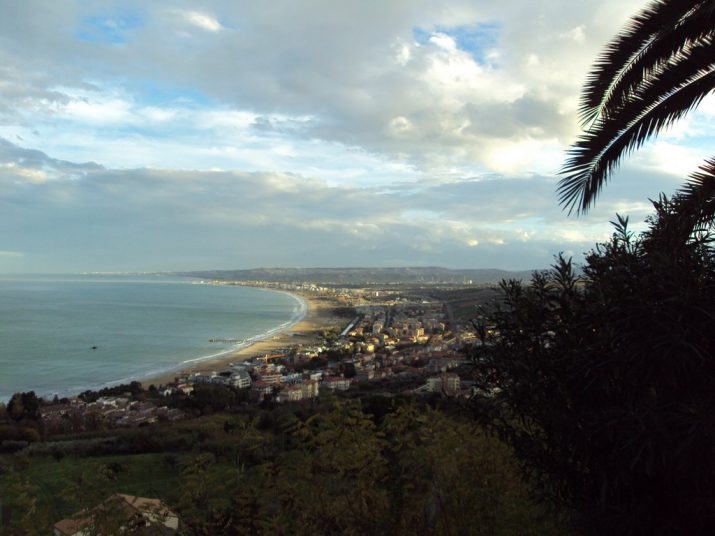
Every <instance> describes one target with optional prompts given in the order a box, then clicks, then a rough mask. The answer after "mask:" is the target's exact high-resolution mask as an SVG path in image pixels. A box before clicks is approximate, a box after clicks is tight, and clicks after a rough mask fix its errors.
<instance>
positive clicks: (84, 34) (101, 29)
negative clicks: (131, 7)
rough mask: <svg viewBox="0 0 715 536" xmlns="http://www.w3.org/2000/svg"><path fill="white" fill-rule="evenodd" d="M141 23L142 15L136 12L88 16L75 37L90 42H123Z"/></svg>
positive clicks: (83, 20)
mask: <svg viewBox="0 0 715 536" xmlns="http://www.w3.org/2000/svg"><path fill="white" fill-rule="evenodd" d="M141 24H142V20H141V17H140V16H139V15H138V14H136V13H123V14H116V15H101V16H95V17H86V18H84V19H82V23H81V27H80V29H79V30H78V31H77V32H75V37H77V39H79V40H81V41H87V42H89V43H109V44H121V43H126V42H127V33H128V32H130V31H131V30H133V29H135V28H138V27H139V26H141Z"/></svg>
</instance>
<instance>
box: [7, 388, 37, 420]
mask: <svg viewBox="0 0 715 536" xmlns="http://www.w3.org/2000/svg"><path fill="white" fill-rule="evenodd" d="M7 412H8V414H9V415H10V417H12V418H13V419H14V420H16V421H20V420H22V419H31V420H35V419H37V418H38V417H39V415H40V400H39V399H38V398H37V395H35V392H34V391H29V392H27V393H15V394H14V395H12V398H11V399H10V402H8V405H7Z"/></svg>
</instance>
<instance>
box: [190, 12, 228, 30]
mask: <svg viewBox="0 0 715 536" xmlns="http://www.w3.org/2000/svg"><path fill="white" fill-rule="evenodd" d="M180 14H181V17H182V18H183V19H184V20H185V21H186V22H188V23H190V24H192V25H194V26H197V27H199V28H201V29H202V30H208V31H209V32H218V31H219V30H221V29H223V26H221V24H220V23H219V21H218V20H216V18H215V17H213V16H211V15H208V14H207V13H201V12H199V11H183V12H180Z"/></svg>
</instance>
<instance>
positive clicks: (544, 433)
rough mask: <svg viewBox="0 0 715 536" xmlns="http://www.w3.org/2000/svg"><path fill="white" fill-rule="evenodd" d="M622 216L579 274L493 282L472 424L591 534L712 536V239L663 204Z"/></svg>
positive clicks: (565, 271)
mask: <svg viewBox="0 0 715 536" xmlns="http://www.w3.org/2000/svg"><path fill="white" fill-rule="evenodd" d="M655 206H656V209H657V215H656V217H654V218H652V219H651V220H650V222H649V224H650V226H649V229H648V230H647V231H646V232H645V233H643V234H642V235H641V236H634V235H633V234H632V233H630V232H629V231H628V229H627V220H625V219H622V218H620V217H619V221H618V222H617V223H616V224H615V227H616V231H615V234H614V235H613V237H612V239H611V240H610V241H609V242H607V243H605V244H601V245H599V246H597V248H596V249H595V250H594V251H592V252H591V253H590V254H589V255H588V256H587V258H586V263H585V266H584V269H583V277H582V278H581V277H578V276H577V275H576V274H575V273H574V269H573V267H572V265H571V262H570V261H566V260H565V259H563V258H561V257H559V259H558V261H557V263H556V265H555V266H554V267H553V268H552V269H551V270H550V271H547V272H543V273H535V274H534V276H533V279H532V285H531V286H530V287H525V286H523V285H522V284H521V283H520V282H517V281H506V282H504V283H503V284H502V290H503V304H502V305H501V307H500V308H499V310H498V311H497V312H496V313H495V314H494V315H493V317H492V321H493V322H494V326H493V327H494V328H495V330H490V333H491V335H490V334H489V333H488V332H487V330H486V325H485V326H482V327H481V328H480V329H482V331H483V334H484V337H485V340H486V341H487V344H485V345H484V346H482V347H480V348H477V349H476V350H475V353H476V355H475V360H476V362H477V368H478V370H479V376H480V378H481V380H482V385H481V388H482V389H483V391H482V392H483V393H485V395H486V396H480V397H478V398H476V399H475V405H476V415H477V416H478V417H479V418H480V419H482V420H483V421H484V422H485V423H487V424H488V426H490V427H491V429H492V430H493V431H495V432H496V433H498V434H499V435H500V436H501V437H502V438H503V439H504V440H506V441H507V442H508V443H509V444H511V445H512V446H513V448H514V449H515V452H516V455H517V457H519V459H520V460H521V463H522V467H523V469H524V470H525V471H526V472H527V474H529V475H530V476H531V477H533V480H532V481H533V482H534V483H536V485H537V486H538V487H540V491H541V492H542V494H543V497H545V498H546V499H548V500H550V501H551V502H552V503H553V504H555V505H557V506H560V507H566V508H567V509H571V510H572V511H574V512H576V517H577V520H578V522H579V524H580V525H581V526H582V527H583V528H584V529H585V531H586V532H591V533H595V534H656V533H657V534H670V533H677V534H712V533H715V413H713V411H712V408H713V407H715V360H714V359H713V358H714V351H715V337H713V333H712V332H713V326H714V325H715V264H714V263H713V248H712V243H711V239H712V236H711V234H710V230H709V229H708V228H702V227H701V228H696V229H695V230H693V227H692V225H690V224H691V223H692V222H690V223H688V222H687V221H686V220H685V219H684V218H683V217H682V214H680V213H679V210H680V208H681V207H680V200H679V199H677V198H676V199H675V200H674V201H669V200H667V199H665V198H661V200H660V201H659V202H658V203H655Z"/></svg>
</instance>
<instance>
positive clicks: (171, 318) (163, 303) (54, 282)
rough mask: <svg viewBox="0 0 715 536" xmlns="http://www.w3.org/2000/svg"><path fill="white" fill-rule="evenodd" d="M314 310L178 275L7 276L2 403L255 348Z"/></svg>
mask: <svg viewBox="0 0 715 536" xmlns="http://www.w3.org/2000/svg"><path fill="white" fill-rule="evenodd" d="M305 313H306V305H305V303H304V302H303V301H302V300H301V299H300V298H298V297H296V296H294V295H291V294H288V293H284V292H278V291H270V290H265V289H260V288H253V287H245V286H237V285H212V284H201V282H198V281H197V280H195V279H192V278H180V277H172V276H164V275H162V276H158V275H157V276H154V275H143V276H125V275H122V276H119V275H101V276H100V275H77V276H47V275H45V276H8V275H0V401H7V400H9V398H10V397H11V396H12V394H13V393H16V392H24V391H35V393H36V394H37V395H38V396H44V397H52V396H54V395H58V396H60V397H63V396H71V395H76V394H79V393H81V392H82V391H85V390H87V389H99V388H102V387H107V386H111V385H116V384H119V383H125V382H129V381H132V380H139V381H141V380H142V378H147V377H150V376H152V375H155V374H160V373H164V372H167V371H170V370H176V369H179V368H185V367H190V366H192V365H194V364H196V363H198V362H200V361H201V360H205V359H211V358H214V357H219V356H221V355H222V354H224V353H226V352H230V351H234V350H236V349H240V348H241V347H244V346H247V345H249V344H251V343H252V342H254V341H257V340H260V339H262V338H266V337H270V336H272V335H274V334H276V333H278V332H279V331H282V330H285V329H288V328H289V327H290V326H291V325H292V324H294V323H296V322H298V321H299V320H300V319H302V318H303V316H304V315H305Z"/></svg>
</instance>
